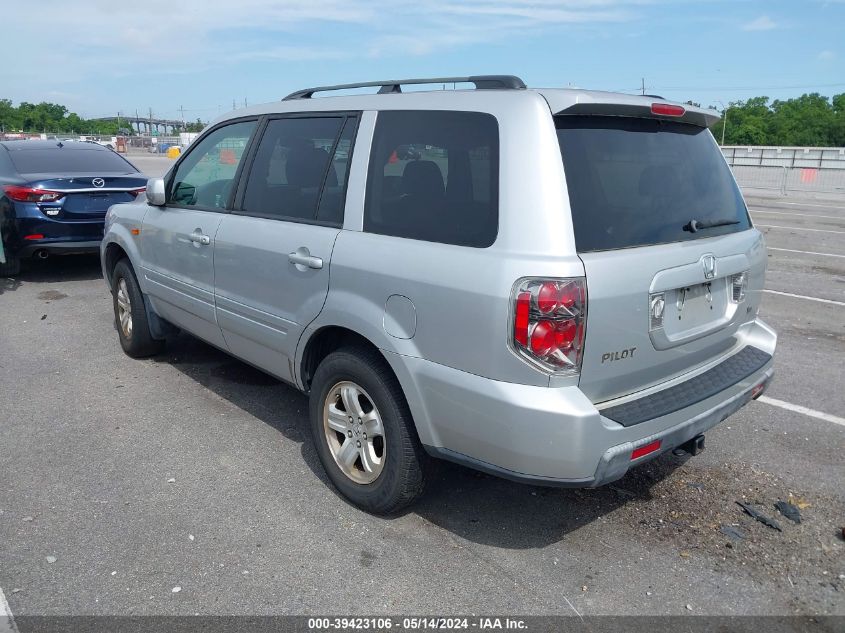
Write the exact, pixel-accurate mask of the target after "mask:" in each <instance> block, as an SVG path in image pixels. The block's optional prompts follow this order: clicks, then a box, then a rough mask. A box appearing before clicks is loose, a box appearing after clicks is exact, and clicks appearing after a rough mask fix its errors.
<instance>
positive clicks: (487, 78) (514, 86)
mask: <svg viewBox="0 0 845 633" xmlns="http://www.w3.org/2000/svg"><path fill="white" fill-rule="evenodd" d="M451 83H471V84H475V88H476V90H495V89H497V88H503V89H506V90H522V89H524V88H525V87H526V86H525V82H524V81H522V79H520V78H519V77H515V76H514V75H475V76H473V77H435V78H432V79H391V80H388V81H365V82H362V83H356V84H338V85H337V86H318V87H316V88H305V89H304V90H297V91H296V92H292V93H290V94H289V95H288V96H287V97H285V98H284V99H283V100H284V101H290V100H292V99H310V98H311V97H313V96H314V93H315V92H328V91H330V90H347V89H349V88H374V87H378V88H379V91H378V94H380V95H382V94H390V93H396V92H402V86H403V85H407V86H409V85H412V84H451Z"/></svg>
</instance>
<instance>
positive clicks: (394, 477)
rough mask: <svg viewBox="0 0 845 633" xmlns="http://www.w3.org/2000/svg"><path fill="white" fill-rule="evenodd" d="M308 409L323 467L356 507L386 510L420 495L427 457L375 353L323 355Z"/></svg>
mask: <svg viewBox="0 0 845 633" xmlns="http://www.w3.org/2000/svg"><path fill="white" fill-rule="evenodd" d="M309 412H310V426H311V435H312V437H313V439H314V445H315V446H316V449H317V455H318V456H319V458H320V461H321V462H322V464H323V468H324V469H325V470H326V474H328V476H329V479H331V481H332V483H333V484H334V485H335V487H336V488H337V489H338V490H339V491H340V492H341V494H343V496H345V497H346V498H347V499H348V500H349V501H351V502H352V503H353V504H354V505H356V506H358V507H359V508H361V509H362V510H364V511H365V512H372V513H374V514H390V513H393V512H396V511H398V510H400V509H402V508H404V507H405V506H407V505H409V504H411V503H412V502H413V501H414V500H415V499H416V498H417V497H418V496H419V495H420V494H421V493H422V491H423V487H424V481H425V477H424V466H425V462H426V460H427V457H426V454H425V451H424V449H423V448H422V445H421V444H420V442H419V439H418V438H417V434H416V429H415V428H414V422H413V419H412V418H411V413H410V411H409V410H408V405H407V402H406V401H405V396H404V394H403V393H402V389H401V387H400V386H399V381H398V380H396V377H395V376H394V375H393V373H392V372H391V371H390V367H389V366H388V365H387V363H386V362H385V361H384V358H382V357H381V355H380V354H379V353H378V352H377V351H376V350H371V349H367V348H364V347H346V348H342V349H339V350H337V351H335V352H332V353H331V354H329V355H328V356H327V357H326V358H325V359H324V360H323V361H322V362H321V363H320V365H319V367H317V371H316V372H315V373H314V379H313V381H312V384H311V395H310V402H309ZM349 414H351V415H349ZM344 425H345V426H344ZM367 431H371V432H370V433H369V435H368V433H367ZM368 442H369V444H368ZM368 448H369V450H368Z"/></svg>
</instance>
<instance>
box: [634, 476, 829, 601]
mask: <svg viewBox="0 0 845 633" xmlns="http://www.w3.org/2000/svg"><path fill="white" fill-rule="evenodd" d="M655 467H656V466H655ZM652 468H654V467H652ZM643 470H644V472H643V473H642V474H639V473H637V474H636V475H634V476H633V477H630V476H629V477H626V478H625V479H624V480H623V481H624V485H625V486H626V488H627V489H629V490H631V491H632V492H634V494H635V496H634V497H633V498H632V499H631V500H630V501H629V502H628V503H626V504H625V505H624V506H622V507H621V508H620V509H619V510H618V512H619V513H621V514H622V516H623V517H624V520H625V522H626V523H628V524H629V525H631V526H632V530H635V531H636V533H637V535H638V537H639V538H641V539H643V540H644V541H645V542H652V543H654V544H655V546H656V547H662V548H665V547H666V546H673V547H675V548H676V549H677V550H678V555H679V557H680V558H681V559H682V560H686V561H687V562H688V563H689V564H693V565H707V566H708V567H709V568H711V569H713V570H714V571H724V572H725V573H729V574H731V575H737V574H741V575H744V576H746V577H749V579H750V580H752V581H755V582H760V583H763V582H766V583H767V584H768V583H773V584H774V585H775V586H777V587H778V588H782V589H783V590H784V593H785V594H786V595H790V596H792V598H791V603H792V606H793V608H795V609H796V610H798V611H812V612H817V613H818V612H829V611H830V610H831V608H832V607H833V605H835V604H837V603H839V604H841V601H843V600H845V578H843V574H845V539H843V535H842V526H843V524H845V504H843V502H842V499H836V498H831V497H826V496H824V495H820V494H813V493H810V492H807V491H804V490H798V489H795V488H794V487H793V486H790V485H789V484H788V483H787V482H786V481H784V479H783V478H782V477H780V476H778V475H777V474H774V473H769V472H765V471H763V470H760V469H758V468H756V467H754V466H752V465H749V464H743V463H734V464H723V465H722V466H721V467H720V468H704V469H698V468H697V469H696V470H695V471H694V472H689V471H686V472H684V473H683V474H682V473H681V471H676V472H675V473H673V474H672V475H671V476H669V477H666V478H665V479H660V480H658V481H657V482H656V483H654V480H653V478H652V476H651V475H650V473H649V470H650V469H643ZM693 474H694V476H695V479H690V478H689V476H690V475H693ZM640 478H642V479H641V480H640ZM632 480H633V481H632ZM648 484H650V488H646V486H647V485H648ZM620 485H623V484H620ZM646 490H647V492H646ZM737 501H741V502H743V503H745V504H748V505H750V506H752V507H753V508H755V509H756V510H757V511H759V512H760V513H762V514H764V515H766V516H768V517H770V518H771V519H774V520H775V521H776V522H777V523H778V524H779V526H780V527H781V529H782V531H778V530H776V529H773V528H771V527H769V526H767V525H765V524H763V523H761V522H760V521H758V520H755V519H754V518H752V517H751V516H749V515H748V514H747V513H746V512H745V511H744V510H743V508H742V507H740V505H738V504H737ZM778 501H788V502H790V503H792V504H795V505H796V506H798V507H799V508H801V523H800V524H795V523H793V522H792V521H789V520H787V519H786V518H785V517H784V516H783V515H781V514H780V513H779V512H778V511H777V509H776V508H775V503H777V502H778Z"/></svg>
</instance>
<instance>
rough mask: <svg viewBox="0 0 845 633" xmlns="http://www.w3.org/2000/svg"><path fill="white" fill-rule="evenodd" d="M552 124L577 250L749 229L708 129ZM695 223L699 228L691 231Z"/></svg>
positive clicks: (619, 121)
mask: <svg viewBox="0 0 845 633" xmlns="http://www.w3.org/2000/svg"><path fill="white" fill-rule="evenodd" d="M555 124H556V127H557V137H558V142H559V143H560V150H561V154H562V155H563V163H564V168H565V170H566V184H567V188H568V189H569V201H570V204H571V207H572V222H573V225H574V229H575V244H576V247H577V249H578V250H579V251H581V252H587V251H600V250H609V249H618V248H628V247H632V246H647V245H650V244H662V243H666V242H680V241H684V240H691V239H698V238H705V237H714V236H717V235H724V234H727V233H734V232H737V231H743V230H745V229H748V228H749V227H750V223H749V220H748V213H747V211H746V208H745V204H744V203H743V201H742V197H741V196H740V193H739V189H738V188H737V186H736V183H734V180H733V178H732V176H731V173H730V169H729V168H728V166H727V165H726V164H725V161H724V159H723V158H722V154H721V152H720V151H719V149H718V147H717V146H716V144H715V143H714V142H713V139H712V137H711V135H710V132H709V131H708V130H707V129H705V128H701V127H698V126H693V125H688V124H684V123H678V122H674V121H663V120H657V119H637V118H629V117H603V116H559V117H556V118H555ZM692 220H695V223H694V224H695V225H696V226H695V228H697V230H696V231H692V230H690V229H691V228H693V227H692V226H691V221H692ZM713 224H721V226H712V225H713ZM708 225H710V226H708ZM684 227H686V229H685V228H684Z"/></svg>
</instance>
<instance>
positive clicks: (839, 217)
mask: <svg viewBox="0 0 845 633" xmlns="http://www.w3.org/2000/svg"><path fill="white" fill-rule="evenodd" d="M749 211H751V213H771V214H772V215H789V216H793V217H796V218H822V219H825V220H845V215H808V214H806V213H787V212H786V211H763V210H761V209H749Z"/></svg>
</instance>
